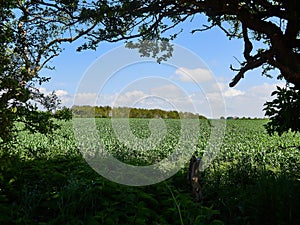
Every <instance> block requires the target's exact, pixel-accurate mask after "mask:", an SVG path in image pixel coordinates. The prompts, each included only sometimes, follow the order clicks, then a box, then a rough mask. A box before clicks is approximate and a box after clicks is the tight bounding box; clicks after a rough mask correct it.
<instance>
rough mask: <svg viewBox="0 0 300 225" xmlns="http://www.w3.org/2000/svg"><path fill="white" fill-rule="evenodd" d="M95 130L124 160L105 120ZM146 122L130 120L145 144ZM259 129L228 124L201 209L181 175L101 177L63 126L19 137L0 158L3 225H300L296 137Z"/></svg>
mask: <svg viewBox="0 0 300 225" xmlns="http://www.w3.org/2000/svg"><path fill="white" fill-rule="evenodd" d="M96 121H97V124H98V125H97V127H98V129H99V132H100V133H103V132H104V131H105V135H104V136H102V139H103V141H105V142H106V144H107V150H109V151H111V152H112V153H114V152H115V153H117V152H118V153H120V151H118V149H120V150H121V152H122V151H126V148H124V145H122V143H118V142H117V140H115V137H114V135H113V134H112V132H113V130H111V127H110V119H96ZM148 121H149V120H148V119H130V124H132V127H131V129H132V130H134V131H133V133H134V134H135V135H139V137H145V136H147V130H146V129H145V126H147V124H148ZM266 122H267V121H266V120H241V119H240V120H228V121H227V131H226V135H225V137H224V143H223V145H222V148H221V151H220V154H219V155H218V156H217V158H216V159H215V160H214V161H213V163H212V165H211V166H210V167H209V168H208V169H206V170H205V171H204V172H200V178H201V179H200V183H201V187H202V192H203V195H204V199H203V200H202V201H201V202H194V201H193V197H192V195H191V187H190V186H189V185H188V184H187V182H186V168H185V169H183V170H181V171H179V172H178V173H177V174H176V175H175V176H173V177H172V178H170V179H168V180H167V181H165V182H162V183H159V184H155V185H151V186H146V187H129V186H123V185H119V184H116V183H112V182H110V181H108V180H106V179H104V178H103V177H101V176H99V175H98V174H97V173H95V172H94V171H93V170H92V169H91V168H90V167H89V165H88V164H87V163H86V162H85V161H84V159H83V158H82V157H81V155H80V153H79V152H78V148H77V143H76V140H75V139H74V136H73V135H74V134H73V129H72V123H71V122H69V121H67V122H63V121H60V122H59V123H60V124H61V126H62V128H61V129H59V130H57V131H56V132H55V133H54V134H53V135H52V136H48V137H47V136H43V135H41V134H29V133H28V132H26V131H23V132H20V133H19V136H18V138H17V143H16V145H15V148H14V149H11V152H10V156H7V155H6V156H5V157H1V159H0V165H1V167H0V171H1V172H0V187H1V189H0V211H1V213H0V223H1V224H105V225H106V224H182V223H183V224H223V223H224V224H267V225H268V224H299V222H300V221H299V216H298V215H299V213H300V204H299V198H300V196H299V193H300V183H299V178H300V177H299V169H300V163H299V162H300V153H299V151H298V149H297V148H296V147H293V146H298V145H300V136H299V134H293V133H290V132H287V133H285V134H283V135H282V136H278V135H277V134H274V135H272V136H269V135H268V134H267V133H266V132H265V129H264V127H263V125H264V124H265V123H266ZM166 123H167V127H168V132H169V136H168V137H167V139H166V140H165V144H164V145H162V146H161V147H160V148H159V149H156V152H157V154H159V153H162V154H164V155H167V154H169V152H170V151H172V147H171V145H172V142H173V141H174V140H176V139H177V138H178V135H180V126H178V125H179V124H180V121H179V120H166ZM200 123H201V124H202V125H201V127H202V130H201V135H200V137H199V142H198V143H197V151H198V152H199V154H202V153H203V151H204V149H205V148H206V145H207V140H208V138H209V124H208V123H206V122H205V121H204V120H202V121H200ZM173 135H175V137H173ZM175 145H176V144H175ZM169 147H171V148H169ZM132 153H133V152H132V151H127V153H126V154H123V156H125V155H126V156H127V157H119V158H118V159H119V160H122V161H124V162H127V163H131V164H135V165H143V164H144V162H145V161H146V160H149V162H153V159H154V157H153V155H154V152H153V151H151V152H150V153H149V154H147V152H143V154H141V156H138V160H136V156H134V155H130V154H132ZM199 156H201V155H199ZM162 158H163V156H162ZM187 165H188V162H187ZM180 218H181V219H180ZM221 221H223V222H221Z"/></svg>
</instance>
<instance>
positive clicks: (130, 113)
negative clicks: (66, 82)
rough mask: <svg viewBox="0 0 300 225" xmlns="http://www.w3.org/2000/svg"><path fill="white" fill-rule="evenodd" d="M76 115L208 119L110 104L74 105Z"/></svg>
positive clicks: (188, 113) (194, 115) (186, 113)
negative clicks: (114, 106) (113, 106)
mask: <svg viewBox="0 0 300 225" xmlns="http://www.w3.org/2000/svg"><path fill="white" fill-rule="evenodd" d="M71 110H72V112H73V116H75V117H95V118H109V117H114V118H128V117H129V118H163V119H179V118H199V119H206V118H205V117H204V116H202V115H199V114H195V113H191V112H177V111H165V110H161V109H142V108H129V107H117V108H112V107H110V106H73V107H72V108H71Z"/></svg>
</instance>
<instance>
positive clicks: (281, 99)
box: [264, 87, 300, 135]
mask: <svg viewBox="0 0 300 225" xmlns="http://www.w3.org/2000/svg"><path fill="white" fill-rule="evenodd" d="M273 95H276V98H275V99H274V100H273V101H271V102H267V103H265V109H264V110H265V111H266V116H269V117H270V119H271V121H270V122H269V123H268V124H266V128H267V131H268V132H269V133H274V132H278V134H279V135H282V134H283V133H284V132H285V131H288V130H289V129H290V130H291V131H295V132H297V131H300V92H299V90H295V89H293V88H289V89H288V88H280V87H277V90H276V91H274V92H273V93H272V96H273Z"/></svg>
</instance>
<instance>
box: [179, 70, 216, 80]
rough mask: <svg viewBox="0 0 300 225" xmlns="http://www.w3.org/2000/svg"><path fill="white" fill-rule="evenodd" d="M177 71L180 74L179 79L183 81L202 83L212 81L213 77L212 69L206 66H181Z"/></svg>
mask: <svg viewBox="0 0 300 225" xmlns="http://www.w3.org/2000/svg"><path fill="white" fill-rule="evenodd" d="M175 73H176V74H177V75H178V76H179V80H180V81H182V82H197V83H202V82H206V81H210V80H212V78H213V75H212V73H211V71H210V70H208V69H205V68H196V69H188V68H184V67H180V68H178V69H177V70H176V71H175Z"/></svg>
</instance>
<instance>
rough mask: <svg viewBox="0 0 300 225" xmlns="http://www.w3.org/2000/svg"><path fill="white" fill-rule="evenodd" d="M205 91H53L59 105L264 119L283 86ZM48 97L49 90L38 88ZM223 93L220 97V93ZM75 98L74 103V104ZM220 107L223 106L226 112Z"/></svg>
mask: <svg viewBox="0 0 300 225" xmlns="http://www.w3.org/2000/svg"><path fill="white" fill-rule="evenodd" d="M213 85H214V87H212V88H208V89H206V90H202V91H201V90H199V91H197V90H196V91H194V92H188V90H186V89H184V88H182V87H179V86H177V85H174V84H167V85H161V86H157V87H153V88H150V89H147V90H143V91H142V90H137V89H138V87H137V88H136V89H133V90H130V91H126V92H124V93H112V94H101V95H100V96H98V94H97V93H77V94H75V95H70V94H69V93H68V92H67V91H66V90H63V89H60V90H56V94H57V95H58V96H59V98H60V99H61V100H62V105H65V106H68V107H70V106H72V105H74V104H76V105H110V106H128V107H142V108H161V109H165V110H179V111H191V112H198V113H200V114H203V115H205V116H208V117H220V116H239V117H243V116H245V117H249V116H250V117H263V116H264V112H263V110H262V109H263V104H264V103H265V102H266V101H270V100H271V99H272V97H271V96H270V95H271V93H272V91H274V90H276V86H281V87H282V86H284V83H276V84H269V83H263V84H260V85H257V86H253V87H249V88H248V89H243V90H241V89H239V88H238V87H236V88H229V87H228V84H227V83H226V82H225V81H223V82H219V83H215V84H213ZM40 91H41V92H43V93H45V94H47V93H51V91H49V90H47V89H46V88H40ZM221 93H222V94H221ZM74 97H75V102H74ZM223 106H225V107H226V113H225V111H224V108H223Z"/></svg>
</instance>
